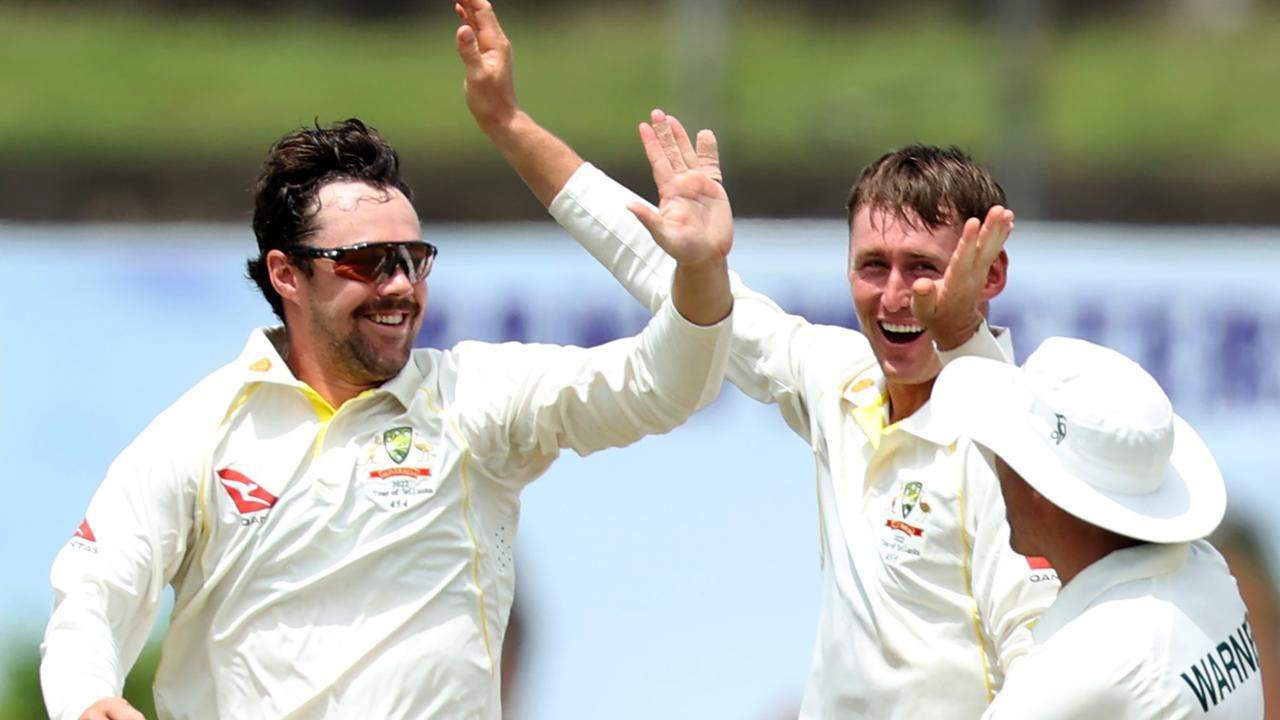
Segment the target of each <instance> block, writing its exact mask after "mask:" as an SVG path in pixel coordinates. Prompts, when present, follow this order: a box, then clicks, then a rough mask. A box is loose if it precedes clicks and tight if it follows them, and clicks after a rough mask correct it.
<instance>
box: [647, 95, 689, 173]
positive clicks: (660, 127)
mask: <svg viewBox="0 0 1280 720" xmlns="http://www.w3.org/2000/svg"><path fill="white" fill-rule="evenodd" d="M650 118H651V119H652V123H653V130H654V132H655V133H657V135H658V143H659V144H660V145H661V147H662V152H663V154H664V155H666V156H667V162H668V163H670V165H671V170H672V172H676V173H682V172H684V171H685V170H688V169H689V165H688V164H687V163H686V162H685V161H684V153H682V152H680V143H679V142H678V141H677V140H676V134H675V130H674V129H673V128H672V127H671V122H670V118H669V117H668V116H667V114H666V113H664V112H662V111H661V110H654V111H653V112H652V113H651V114H650ZM688 141H689V136H688V135H686V136H685V142H686V143H687V142H688ZM650 161H652V158H650Z"/></svg>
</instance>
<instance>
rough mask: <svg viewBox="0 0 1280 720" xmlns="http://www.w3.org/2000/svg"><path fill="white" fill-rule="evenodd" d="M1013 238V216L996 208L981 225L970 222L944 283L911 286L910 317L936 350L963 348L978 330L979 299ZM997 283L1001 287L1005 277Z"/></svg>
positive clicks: (924, 281)
mask: <svg viewBox="0 0 1280 720" xmlns="http://www.w3.org/2000/svg"><path fill="white" fill-rule="evenodd" d="M1012 232H1013V211H1012V210H1009V209H1008V208H1005V207H1002V206H1000V205H996V206H994V207H992V208H991V209H990V210H989V211H988V212H987V219H986V220H985V221H983V222H981V223H979V222H978V219H977V218H969V219H968V220H967V221H966V222H965V224H964V228H963V230H962V231H961V233H960V240H959V241H958V242H957V243H956V250H955V252H954V253H953V254H952V255H951V262H950V263H948V264H947V270H946V272H945V273H944V274H943V276H942V279H941V280H939V281H937V282H935V281H933V280H930V279H927V278H920V279H918V280H916V281H915V283H914V284H912V286H911V313H912V314H913V315H914V316H915V317H916V319H917V320H919V321H920V323H921V324H922V325H924V326H925V328H927V329H928V330H929V332H930V333H931V334H932V335H933V338H934V342H936V343H937V344H938V349H940V350H951V349H954V348H956V347H957V346H959V345H961V344H963V343H964V342H965V341H967V340H968V339H969V338H970V337H972V336H973V333H974V332H976V331H977V329H978V327H979V326H981V325H982V313H981V312H980V307H981V304H982V302H983V301H984V300H986V299H987V298H986V297H984V295H983V293H984V291H985V290H986V288H987V286H988V283H989V282H991V271H992V265H993V264H994V263H995V262H996V260H997V259H999V257H1000V253H1001V252H1003V250H1004V243H1005V241H1006V240H1008V239H1009V234H1010V233H1012ZM1000 281H1001V282H1003V273H1001V276H1000Z"/></svg>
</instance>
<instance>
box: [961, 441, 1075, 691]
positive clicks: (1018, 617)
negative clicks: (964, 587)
mask: <svg viewBox="0 0 1280 720" xmlns="http://www.w3.org/2000/svg"><path fill="white" fill-rule="evenodd" d="M961 451H962V452H964V453H966V457H965V458H964V462H965V484H966V495H967V496H968V497H969V502H967V503H965V518H964V522H965V526H966V528H967V532H968V534H969V536H970V537H971V538H973V548H972V550H971V552H972V564H971V566H972V568H973V578H972V580H973V593H974V598H975V600H976V601H977V603H978V613H979V616H980V617H981V619H982V625H983V629H984V631H985V634H986V636H987V638H988V639H989V641H990V642H991V645H992V649H993V650H994V652H995V660H996V663H997V666H998V668H999V671H1000V673H999V674H1000V676H1001V677H1003V676H1005V675H1007V673H1008V671H1009V669H1010V668H1011V667H1012V666H1013V664H1014V663H1015V661H1017V660H1018V659H1019V658H1021V657H1022V656H1024V655H1025V654H1026V653H1027V652H1028V651H1029V650H1030V649H1031V646H1032V637H1031V627H1032V625H1033V624H1034V622H1035V620H1036V619H1037V618H1039V617H1040V614H1041V613H1042V612H1044V610H1045V608H1047V607H1049V605H1051V604H1052V603H1053V601H1054V599H1055V598H1057V596H1058V587H1059V583H1058V575H1057V573H1056V572H1054V571H1053V569H1052V568H1050V567H1048V566H1047V564H1045V563H1044V562H1043V561H1042V560H1041V559H1040V558H1027V557H1024V556H1022V555H1019V554H1018V553H1016V552H1014V551H1013V548H1011V547H1010V546H1009V523H1008V521H1007V520H1006V517H1005V506H1004V498H1003V496H1002V495H1001V494H1000V486H999V480H998V479H997V478H996V475H995V471H994V470H993V469H992V468H991V466H990V465H989V464H988V462H987V460H986V459H985V458H984V457H983V455H982V452H981V451H980V450H979V449H978V447H977V446H976V445H974V444H973V443H972V442H967V441H965V442H964V443H963V449H962V450H961Z"/></svg>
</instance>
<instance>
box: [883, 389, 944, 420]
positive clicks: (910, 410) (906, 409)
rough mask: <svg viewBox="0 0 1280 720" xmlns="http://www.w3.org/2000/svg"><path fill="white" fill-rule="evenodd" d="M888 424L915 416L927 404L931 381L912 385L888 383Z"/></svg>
mask: <svg viewBox="0 0 1280 720" xmlns="http://www.w3.org/2000/svg"><path fill="white" fill-rule="evenodd" d="M887 386H888V389H889V422H890V423H896V422H898V421H899V420H905V419H906V418H909V417H911V416H912V415H914V414H915V412H916V411H917V410H919V409H920V408H922V407H924V404H925V403H927V402H929V395H930V394H931V393H932V392H933V380H929V381H928V382H923V383H919V384H914V385H908V384H901V383H894V382H889V383H888V384H887Z"/></svg>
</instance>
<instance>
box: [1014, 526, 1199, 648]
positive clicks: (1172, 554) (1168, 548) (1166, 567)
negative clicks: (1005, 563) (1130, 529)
mask: <svg viewBox="0 0 1280 720" xmlns="http://www.w3.org/2000/svg"><path fill="white" fill-rule="evenodd" d="M1190 550H1191V543H1169V544H1158V543H1143V544H1141V545H1135V546H1133V547H1128V548H1124V549H1121V550H1115V551H1113V552H1111V553H1110V554H1108V555H1107V556H1105V557H1103V558H1100V559H1099V560H1096V561H1094V563H1093V564H1092V565H1089V566H1088V567H1086V568H1085V569H1084V570H1081V571H1080V574H1078V575H1076V576H1075V577H1073V578H1071V581H1070V582H1068V583H1067V584H1066V585H1063V586H1062V589H1061V590H1060V591H1058V599H1057V600H1054V602H1053V604H1052V605H1050V606H1049V607H1048V608H1047V609H1046V610H1045V611H1044V613H1043V614H1042V615H1041V616H1040V619H1039V620H1038V621H1036V624H1035V627H1034V628H1032V630H1031V634H1032V637H1034V638H1035V642H1036V644H1037V645H1039V644H1041V643H1043V642H1045V641H1046V640H1048V639H1049V638H1050V637H1052V636H1053V634H1054V633H1055V632H1057V631H1058V630H1060V629H1062V628H1063V627H1064V626H1065V625H1066V624H1067V623H1069V622H1071V621H1072V620H1074V619H1076V618H1077V617H1080V615H1082V614H1084V612H1085V610H1087V609H1088V608H1089V605H1091V604H1092V603H1093V602H1094V601H1095V600H1097V599H1098V598H1099V597H1101V596H1102V594H1103V593H1105V592H1107V591H1108V590H1110V589H1111V588H1113V587H1116V586H1119V585H1123V584H1124V583H1127V582H1132V581H1134V580H1143V579H1146V578H1153V577H1158V576H1161V575H1168V574H1170V573H1173V572H1176V571H1177V570H1178V569H1180V568H1181V567H1182V566H1183V565H1185V564H1186V562H1187V555H1188V554H1189V553H1190Z"/></svg>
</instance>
